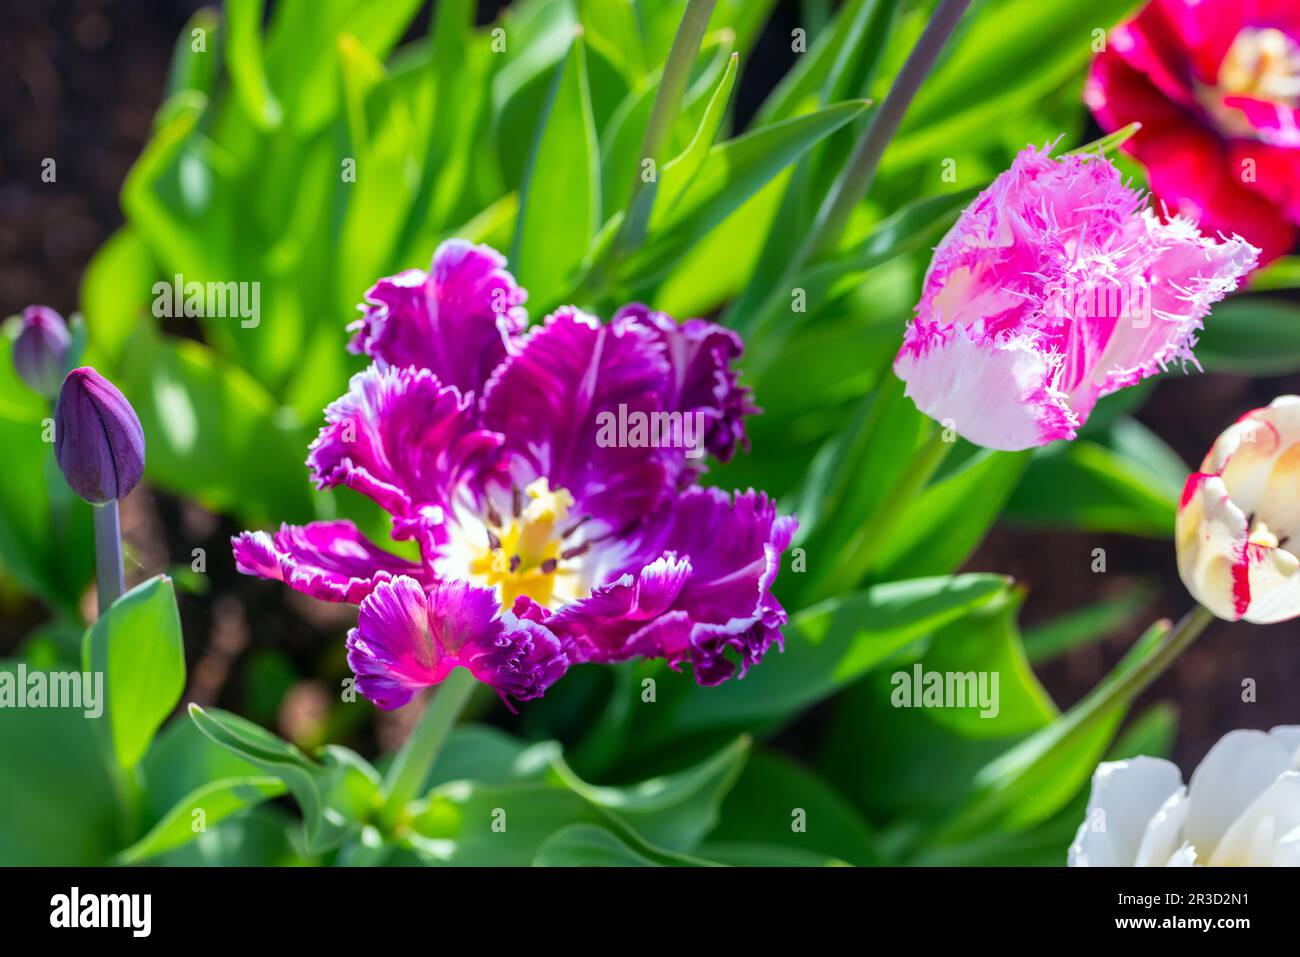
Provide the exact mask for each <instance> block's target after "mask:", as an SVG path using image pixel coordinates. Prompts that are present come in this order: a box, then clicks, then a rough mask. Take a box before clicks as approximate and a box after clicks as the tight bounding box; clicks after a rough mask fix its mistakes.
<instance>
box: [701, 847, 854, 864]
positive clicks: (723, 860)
mask: <svg viewBox="0 0 1300 957" xmlns="http://www.w3.org/2000/svg"><path fill="white" fill-rule="evenodd" d="M700 856H701V857H703V858H706V859H707V860H710V861H715V862H717V863H719V864H726V865H729V866H731V867H848V866H850V865H849V863H848V862H847V861H845V860H842V859H840V858H838V857H828V856H826V855H824V854H817V853H815V852H812V851H805V850H801V849H799V848H797V847H787V846H784V845H781V844H745V843H733V842H731V841H716V842H715V841H709V842H708V843H706V844H703V845H701V847H700Z"/></svg>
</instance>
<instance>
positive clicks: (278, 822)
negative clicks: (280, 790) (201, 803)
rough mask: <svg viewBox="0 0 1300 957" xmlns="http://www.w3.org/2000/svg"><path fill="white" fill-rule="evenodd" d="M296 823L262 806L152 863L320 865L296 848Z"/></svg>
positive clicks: (179, 865)
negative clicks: (294, 824) (294, 825)
mask: <svg viewBox="0 0 1300 957" xmlns="http://www.w3.org/2000/svg"><path fill="white" fill-rule="evenodd" d="M293 823H294V822H293V820H292V818H291V817H290V816H289V815H288V813H287V812H286V811H284V810H283V809H282V808H279V807H276V806H274V805H269V804H260V805H258V806H257V807H254V808H251V809H249V810H247V811H242V812H239V813H236V814H234V815H232V816H230V817H228V818H226V819H225V820H224V821H221V822H220V823H219V824H217V825H216V826H215V827H211V828H208V830H207V831H206V832H205V833H203V834H198V835H196V836H195V838H194V840H192V841H189V842H188V843H186V844H182V845H180V846H179V847H177V848H174V849H172V850H170V851H164V852H163V853H162V854H160V855H158V856H157V857H154V858H152V859H151V860H150V861H149V864H150V865H151V866H155V867H300V866H302V865H304V864H311V863H316V862H315V861H313V860H310V859H309V858H308V857H306V856H305V855H304V853H303V850H302V849H301V848H300V847H298V846H296V845H295V842H294V836H295V831H294V827H293Z"/></svg>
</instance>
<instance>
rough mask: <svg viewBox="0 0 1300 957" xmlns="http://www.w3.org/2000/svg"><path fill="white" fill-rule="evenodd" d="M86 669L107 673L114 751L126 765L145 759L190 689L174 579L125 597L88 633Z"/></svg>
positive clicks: (141, 586)
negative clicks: (186, 683)
mask: <svg viewBox="0 0 1300 957" xmlns="http://www.w3.org/2000/svg"><path fill="white" fill-rule="evenodd" d="M82 660H83V667H84V668H85V670H86V671H89V672H91V673H101V674H103V675H104V691H105V694H106V696H107V708H106V711H107V715H108V727H109V729H110V735H111V739H112V752H113V754H114V755H115V757H116V759H117V762H118V764H119V765H121V767H123V768H134V767H135V766H136V765H137V764H138V763H139V762H140V759H141V758H143V757H144V754H145V751H147V750H148V748H149V744H150V742H151V741H152V740H153V736H154V732H155V731H157V730H158V728H159V726H160V725H161V724H162V723H163V721H164V720H165V719H166V717H167V715H169V714H171V711H172V708H174V707H175V706H176V702H177V701H179V700H180V697H181V692H182V691H184V690H185V644H184V641H183V640H182V638H181V618H180V613H179V611H177V608H176V592H175V589H174V588H173V587H172V582H171V579H170V578H168V577H167V576H165V575H158V576H156V577H154V578H150V579H149V580H148V581H144V582H141V583H140V584H139V585H136V586H135V587H134V588H132V589H131V590H130V591H128V592H127V593H126V594H124V595H122V596H121V597H120V598H118V599H117V601H115V602H113V604H112V606H110V607H109V608H108V610H107V611H106V612H104V613H103V614H101V615H100V617H99V620H98V621H96V622H95V624H94V625H92V626H91V628H90V630H89V631H87V632H86V640H85V644H84V645H83V647H82Z"/></svg>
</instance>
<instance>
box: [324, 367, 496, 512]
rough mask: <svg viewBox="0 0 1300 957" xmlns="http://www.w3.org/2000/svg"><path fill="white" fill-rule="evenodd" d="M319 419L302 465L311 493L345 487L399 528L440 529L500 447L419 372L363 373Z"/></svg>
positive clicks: (462, 400)
mask: <svg viewBox="0 0 1300 957" xmlns="http://www.w3.org/2000/svg"><path fill="white" fill-rule="evenodd" d="M325 418H326V421H327V423H328V424H327V425H326V426H325V427H324V428H323V429H321V431H320V435H319V436H318V437H317V438H316V440H315V441H314V442H312V444H311V451H310V454H309V455H308V457H307V464H308V466H310V467H311V470H312V475H313V477H314V478H315V480H316V483H317V485H318V486H319V487H321V488H325V487H330V486H335V485H346V486H347V487H348V488H351V489H355V490H356V491H358V492H361V493H363V494H365V495H368V496H369V497H370V498H372V499H374V500H375V501H376V502H378V503H379V504H380V505H382V506H383V507H384V508H385V509H386V510H387V511H389V512H390V513H392V514H393V516H394V517H395V518H396V519H399V520H401V519H409V520H416V521H420V520H425V521H428V522H431V523H438V522H441V521H442V518H441V512H442V511H443V510H445V509H446V508H447V507H448V505H449V504H450V502H451V500H452V498H453V496H455V495H456V493H457V491H458V490H460V489H462V488H466V487H468V486H469V485H471V484H472V483H474V482H476V481H477V480H479V479H480V478H481V476H482V475H483V474H485V473H489V472H491V471H492V469H493V468H494V463H495V459H496V452H497V449H498V448H499V446H500V445H501V436H499V435H495V434H493V433H491V432H487V431H484V430H482V429H479V428H478V427H477V425H476V415H475V413H474V407H473V402H472V400H471V399H469V398H468V397H464V396H462V394H461V393H460V391H459V390H457V389H456V388H454V387H451V386H444V385H443V384H442V383H441V382H440V381H439V379H438V378H437V376H435V375H434V374H433V373H431V372H429V371H428V370H425V369H421V370H418V371H417V370H414V369H395V368H391V367H390V368H386V369H380V368H378V367H376V366H371V367H370V368H368V369H366V370H365V371H364V372H359V373H357V374H356V375H355V376H353V377H352V382H351V384H350V388H349V391H348V394H347V395H345V396H343V397H342V398H341V399H339V400H337V401H336V402H334V403H332V404H331V405H330V406H329V408H327V409H326V410H325ZM404 537H409V536H404Z"/></svg>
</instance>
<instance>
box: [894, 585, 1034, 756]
mask: <svg viewBox="0 0 1300 957" xmlns="http://www.w3.org/2000/svg"><path fill="white" fill-rule="evenodd" d="M1024 599H1025V592H1024V591H1023V590H1022V589H1012V590H1009V591H1006V592H1003V593H1002V594H1001V595H999V596H998V597H997V598H995V599H994V600H993V601H991V602H988V603H987V604H985V605H982V606H980V607H979V608H974V609H972V610H971V611H970V613H969V614H967V615H966V616H965V617H963V618H959V619H957V620H956V621H953V622H950V623H949V624H947V625H945V626H944V627H942V628H940V629H938V630H937V631H936V632H935V633H934V635H933V637H932V638H931V639H930V641H929V642H928V643H927V645H926V646H925V648H924V650H923V651H921V652H920V653H919V654H918V655H917V656H916V659H915V661H914V662H912V667H911V668H905V667H900V668H899V670H898V671H896V672H894V674H893V675H891V676H890V687H891V702H890V703H891V704H897V702H895V701H893V695H894V694H896V693H897V694H899V697H900V700H903V701H904V703H907V699H908V697H909V696H908V695H907V694H904V693H903V692H904V691H910V693H911V695H910V697H911V699H912V700H913V701H914V700H917V696H919V695H920V694H921V693H922V691H923V690H924V680H925V679H924V675H925V674H926V673H928V672H937V673H939V674H942V675H944V676H945V680H947V679H946V676H949V675H956V676H959V678H960V679H961V680H962V683H961V684H960V685H954V686H953V691H954V692H956V693H960V694H962V695H963V696H965V697H966V702H965V706H964V707H963V706H961V704H960V703H959V702H955V701H946V702H945V704H946V705H947V707H943V708H935V709H933V713H932V714H931V715H930V717H931V718H932V719H933V720H934V721H935V722H936V723H937V724H939V725H942V726H944V727H947V728H950V729H952V730H953V731H955V732H956V733H958V734H960V735H961V736H962V737H963V738H966V739H970V740H978V739H984V738H1002V739H1005V738H1006V737H1008V736H1009V735H1019V734H1027V733H1029V732H1031V731H1036V730H1038V729H1039V728H1041V727H1043V726H1044V725H1046V724H1048V723H1049V722H1050V721H1051V720H1052V719H1053V718H1055V717H1056V714H1057V711H1056V706H1055V705H1054V704H1053V703H1052V699H1051V698H1050V697H1048V695H1047V692H1046V691H1044V690H1043V687H1042V685H1040V684H1039V683H1038V679H1037V678H1036V677H1035V675H1034V673H1033V671H1032V669H1031V668H1030V667H1029V660H1028V658H1027V657H1026V656H1025V649H1024V645H1023V644H1022V642H1021V639H1020V630H1019V628H1018V627H1017V624H1016V616H1017V614H1018V612H1019V611H1020V606H1021V605H1022V603H1023V602H1024ZM918 668H919V669H920V672H921V675H922V686H921V687H919V688H918V687H917V684H916V681H915V677H916V674H917V669H918ZM995 677H996V680H997V685H996V686H994V685H992V681H993V680H994V678H995ZM904 679H906V681H907V685H906V686H904V684H903V682H904ZM967 679H974V683H972V681H971V680H967ZM981 682H987V683H981ZM986 690H987V691H990V692H992V693H991V695H990V696H989V697H990V699H991V702H990V703H989V706H988V707H987V708H986V702H985V701H984V700H980V698H979V695H980V694H982V693H984V691H986ZM972 692H974V695H973V696H972Z"/></svg>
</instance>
